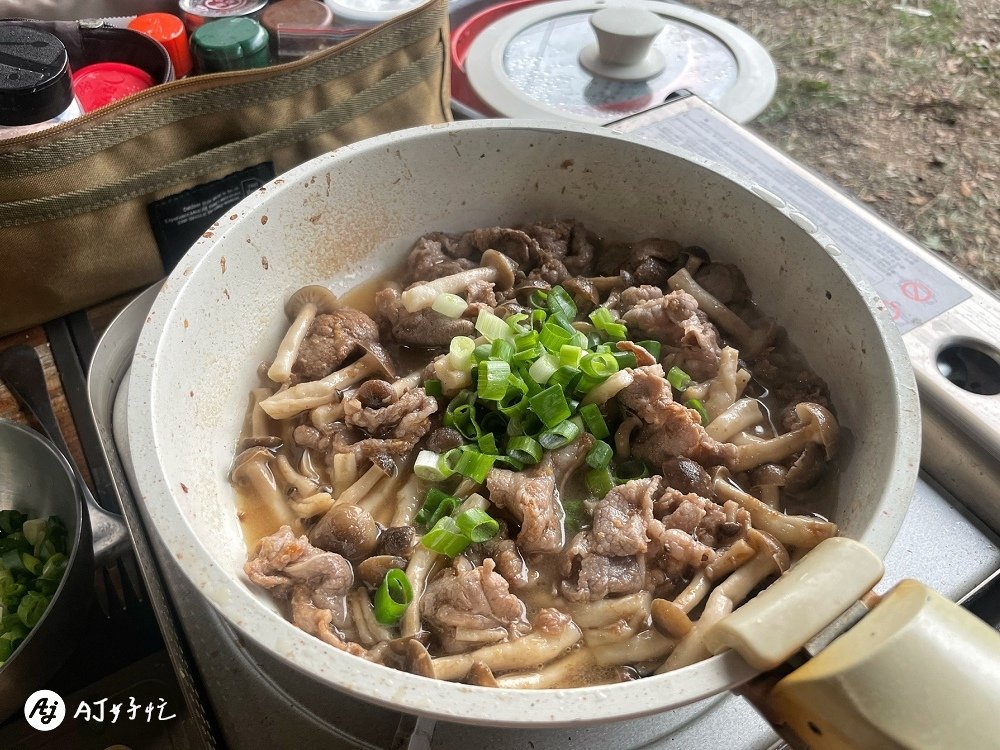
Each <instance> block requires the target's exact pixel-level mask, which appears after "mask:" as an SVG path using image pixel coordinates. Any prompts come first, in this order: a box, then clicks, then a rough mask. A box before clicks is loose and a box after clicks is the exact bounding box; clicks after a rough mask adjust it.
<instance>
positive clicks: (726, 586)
mask: <svg viewBox="0 0 1000 750" xmlns="http://www.w3.org/2000/svg"><path fill="white" fill-rule="evenodd" d="M766 537H767V535H766V534H756V535H755V536H754V537H751V544H755V545H757V546H756V547H755V549H757V554H756V555H754V557H753V558H752V559H751V560H750V562H748V563H746V564H745V565H743V566H742V567H741V568H738V569H737V570H736V571H735V572H734V573H732V574H731V575H730V576H729V577H728V578H726V580H725V581H723V582H722V583H721V584H719V585H718V586H716V587H715V590H713V591H712V593H711V594H710V595H709V597H708V601H707V602H705V609H704V611H703V612H702V613H701V617H699V618H698V621H697V622H695V623H694V626H693V627H692V628H691V629H690V630H689V631H688V633H687V635H685V636H684V637H683V638H682V639H681V640H680V642H679V643H678V644H677V648H675V649H674V651H673V652H672V653H671V654H670V656H669V657H667V660H666V661H665V662H663V665H662V666H661V667H660V668H659V669H657V670H656V674H663V673H664V672H669V671H671V670H674V669H680V668H681V667H686V666H688V665H689V664H694V663H695V662H699V661H701V660H702V659H707V658H708V657H709V656H711V652H709V650H708V647H707V646H705V642H704V634H705V633H706V632H707V631H708V629H709V628H711V627H712V626H713V625H715V623H717V622H718V621H719V620H721V619H722V618H723V617H725V616H726V615H728V614H729V613H730V612H732V611H733V608H734V607H735V606H736V605H737V604H739V603H740V602H742V601H743V600H744V599H745V598H746V597H747V596H748V595H749V594H750V592H751V591H753V590H754V589H755V588H756V587H757V586H758V585H760V584H761V583H762V582H763V581H764V580H765V579H766V578H768V577H769V576H772V575H780V574H781V573H783V572H784V571H786V570H788V566H789V558H788V552H787V551H786V550H785V549H784V547H782V546H781V545H780V544H778V543H777V542H775V541H774V540H773V539H767V538H766Z"/></svg>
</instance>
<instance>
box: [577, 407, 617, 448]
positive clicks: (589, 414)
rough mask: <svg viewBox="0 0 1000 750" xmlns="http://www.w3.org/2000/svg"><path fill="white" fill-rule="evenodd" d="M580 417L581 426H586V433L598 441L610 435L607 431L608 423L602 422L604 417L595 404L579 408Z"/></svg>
mask: <svg viewBox="0 0 1000 750" xmlns="http://www.w3.org/2000/svg"><path fill="white" fill-rule="evenodd" d="M580 417H582V419H583V424H584V426H586V428H587V432H589V433H590V434H591V435H593V436H594V437H595V438H597V439H598V440H603V439H604V438H606V437H607V436H608V435H610V434H611V431H610V430H609V429H608V423H607V422H605V421H604V415H603V414H601V410H600V409H599V408H598V407H597V404H585V405H584V406H581V407H580Z"/></svg>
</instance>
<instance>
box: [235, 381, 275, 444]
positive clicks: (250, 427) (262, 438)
mask: <svg viewBox="0 0 1000 750" xmlns="http://www.w3.org/2000/svg"><path fill="white" fill-rule="evenodd" d="M270 395H271V391H270V390H269V389H267V388H251V389H250V405H249V408H248V409H247V416H246V419H245V428H244V432H245V433H246V437H244V438H243V440H241V441H240V450H241V451H244V450H246V449H247V448H252V447H254V446H255V445H259V446H263V447H264V448H280V447H281V444H282V440H281V438H280V437H278V436H277V435H272V434H271V432H270V430H269V429H268V428H269V425H268V421H269V417H268V416H267V412H265V411H264V410H263V409H261V408H260V402H261V401H263V400H264V399H266V398H267V397H268V396H270Z"/></svg>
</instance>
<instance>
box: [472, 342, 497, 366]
mask: <svg viewBox="0 0 1000 750" xmlns="http://www.w3.org/2000/svg"><path fill="white" fill-rule="evenodd" d="M492 352H493V347H492V346H491V345H490V344H480V345H479V346H477V347H476V348H475V349H473V350H472V361H473V362H475V363H477V364H478V363H479V362H482V361H483V360H487V359H489V358H490V354H491V353H492Z"/></svg>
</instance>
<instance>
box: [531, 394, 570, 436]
mask: <svg viewBox="0 0 1000 750" xmlns="http://www.w3.org/2000/svg"><path fill="white" fill-rule="evenodd" d="M528 404H529V405H530V406H531V410H532V411H533V412H535V415H536V416H537V417H538V418H539V419H540V420H542V424H544V425H545V426H546V427H549V428H552V427H555V426H556V425H557V424H559V423H560V422H562V421H563V420H564V419H569V417H570V416H572V414H573V413H572V412H571V411H570V408H569V404H567V403H566V395H565V394H564V393H563V389H562V388H560V387H559V386H558V385H552V386H549V387H548V388H546V389H545V390H543V391H542V392H541V393H536V394H535V395H534V396H532V397H531V398H530V399H528Z"/></svg>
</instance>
